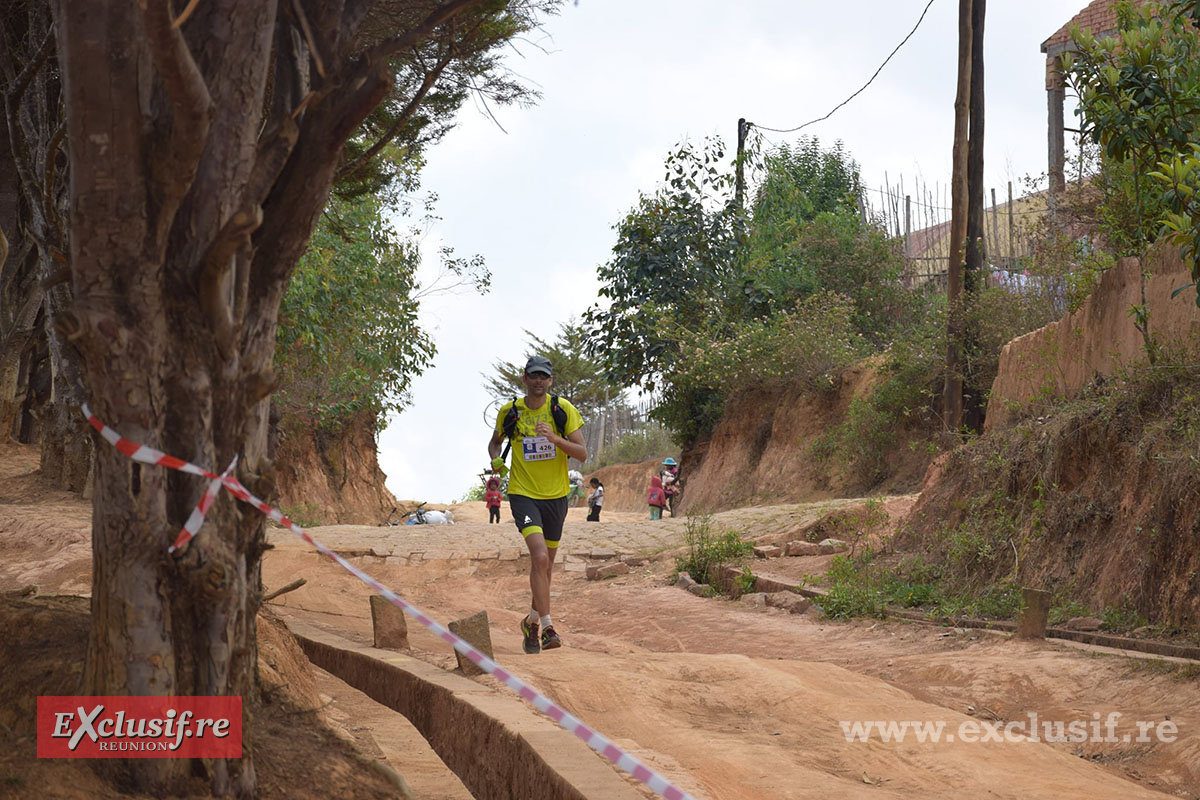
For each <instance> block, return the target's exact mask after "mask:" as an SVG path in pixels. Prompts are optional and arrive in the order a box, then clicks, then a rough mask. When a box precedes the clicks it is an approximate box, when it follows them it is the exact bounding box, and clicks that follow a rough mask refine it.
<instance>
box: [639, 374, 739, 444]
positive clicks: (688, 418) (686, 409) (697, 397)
mask: <svg viewBox="0 0 1200 800" xmlns="http://www.w3.org/2000/svg"><path fill="white" fill-rule="evenodd" d="M724 412H725V394H724V392H723V391H722V390H720V389H718V388H715V387H711V386H694V385H692V386H689V385H678V384H675V383H673V382H668V383H667V385H666V386H665V387H664V388H663V392H662V402H661V403H659V404H658V405H657V406H655V407H654V408H653V409H652V410H651V411H650V417H651V418H652V419H654V420H656V421H657V422H660V423H662V424H663V425H664V426H666V428H667V429H668V430H671V431H674V432H675V436H674V441H675V443H676V444H678V445H679V446H680V447H687V446H688V445H689V444H690V443H691V442H694V441H696V440H697V439H699V438H701V437H703V436H706V435H707V434H708V433H709V432H711V431H712V429H713V428H714V427H716V424H717V422H719V421H720V419H721V415H722V414H723V413H724Z"/></svg>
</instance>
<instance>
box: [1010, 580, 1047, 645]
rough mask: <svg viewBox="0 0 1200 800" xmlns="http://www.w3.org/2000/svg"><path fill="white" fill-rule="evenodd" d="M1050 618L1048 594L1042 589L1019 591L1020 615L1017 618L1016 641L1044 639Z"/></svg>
mask: <svg viewBox="0 0 1200 800" xmlns="http://www.w3.org/2000/svg"><path fill="white" fill-rule="evenodd" d="M1049 618H1050V593H1049V592H1047V591H1044V590H1042V589H1028V588H1024V589H1022V590H1021V613H1020V615H1019V616H1018V617H1017V638H1018V639H1045V638H1046V624H1047V621H1048V620H1049Z"/></svg>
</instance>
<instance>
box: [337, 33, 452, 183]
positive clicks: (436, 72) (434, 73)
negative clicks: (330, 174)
mask: <svg viewBox="0 0 1200 800" xmlns="http://www.w3.org/2000/svg"><path fill="white" fill-rule="evenodd" d="M451 52H452V51H450V50H447V51H446V55H445V56H444V57H443V58H441V59H439V60H438V63H437V65H436V66H434V68H433V69H431V70H430V71H429V72H427V73H425V79H424V80H423V81H421V86H420V88H418V89H417V91H416V93H415V94H414V95H413V96H412V98H411V99H410V100H409V101H408V103H407V104H406V105H405V106H404V110H403V111H401V112H400V116H399V118H398V119H397V120H396V122H395V124H393V125H392V127H391V128H389V129H388V131H387V133H385V134H383V136H381V137H380V138H379V140H378V141H376V142H375V144H373V145H371V147H370V148H368V149H367V151H366V152H364V153H363V154H362V155H360V156H359V157H358V158H356V159H355V160H354V162H353V163H351V164H348V165H347V166H345V167H343V168H342V169H341V170H339V171H338V173H337V174H336V175H335V176H334V181H335V182H336V181H340V180H342V179H344V178H346V177H347V176H349V175H353V174H354V173H355V172H358V170H360V169H362V167H363V165H365V164H366V163H367V162H368V161H370V160H371V159H372V158H374V157H375V156H376V155H378V153H379V151H380V150H382V149H383V148H384V147H386V146H387V144H388V142H390V141H392V140H393V139H395V138H396V134H397V133H399V132H400V128H402V127H403V126H404V125H405V124H407V123H408V121H409V120H410V119H412V115H413V114H415V113H416V111H417V108H418V107H419V106H420V105H421V101H422V100H424V99H425V95H426V94H428V93H429V90H430V89H431V88H433V84H434V83H436V82H437V79H438V77H439V76H441V74H442V70H444V69H445V68H446V66H447V65H448V64H449V63H450V60H451Z"/></svg>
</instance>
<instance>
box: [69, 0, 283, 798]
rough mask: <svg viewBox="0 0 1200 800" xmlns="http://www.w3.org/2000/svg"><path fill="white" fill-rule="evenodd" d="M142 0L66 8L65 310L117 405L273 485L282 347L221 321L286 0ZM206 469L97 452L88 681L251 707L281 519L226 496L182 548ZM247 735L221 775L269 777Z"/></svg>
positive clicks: (162, 776)
mask: <svg viewBox="0 0 1200 800" xmlns="http://www.w3.org/2000/svg"><path fill="white" fill-rule="evenodd" d="M141 5H142V6H143V9H142V10H141V11H140V12H139V8H138V4H134V3H129V2H125V3H121V2H116V3H106V4H89V5H85V6H80V5H78V4H70V7H69V9H68V7H67V5H66V4H63V5H60V6H59V7H58V8H57V19H56V22H57V25H58V57H59V64H60V66H61V69H62V73H63V76H64V83H65V89H66V108H67V126H68V132H69V140H70V157H71V159H70V160H71V163H70V166H71V176H72V204H71V221H70V224H71V231H72V236H71V258H70V262H71V269H72V281H73V289H74V297H75V298H76V300H75V303H74V306H73V307H72V308H71V309H70V310H63V311H61V312H60V313H59V314H58V315H57V322H58V329H59V330H61V331H62V332H63V334H64V335H65V337H66V338H67V339H68V340H70V341H71V342H72V344H73V345H74V346H77V347H79V348H80V350H81V351H82V353H83V357H84V363H85V380H86V383H87V386H88V390H89V394H90V398H91V400H92V403H93V406H94V408H95V410H96V413H97V414H99V415H100V416H101V417H102V418H103V419H104V420H105V421H106V422H107V423H108V424H110V425H111V426H113V427H114V428H116V429H117V430H119V431H120V432H121V433H122V434H123V435H125V436H126V437H128V438H130V439H132V440H135V441H137V442H140V443H142V444H146V445H150V446H153V447H157V448H159V449H161V450H164V451H166V452H169V453H171V454H173V455H177V456H179V457H181V458H184V459H187V460H190V461H193V462H196V463H199V464H202V465H205V466H209V467H216V468H217V469H218V470H219V469H220V468H221V467H223V466H224V465H225V464H226V463H228V462H229V461H230V459H232V457H233V456H234V455H235V454H237V453H241V454H242V459H243V460H242V466H241V467H240V469H239V473H238V474H239V476H240V477H241V478H242V480H243V482H245V483H246V484H247V485H248V486H249V487H250V488H251V489H252V490H255V489H258V490H260V491H261V489H262V487H261V486H259V485H258V481H257V475H258V474H259V473H260V472H261V471H263V470H264V464H263V458H262V454H263V452H264V449H265V441H266V437H265V431H266V429H265V426H264V424H263V420H264V414H265V402H264V401H263V400H262V398H261V397H257V398H255V397H247V396H246V393H245V391H244V386H245V380H246V377H247V374H246V373H250V374H259V373H261V372H263V371H265V370H266V369H268V368H269V363H270V353H267V354H266V355H265V357H264V355H263V354H262V353H259V352H255V351H251V352H248V353H245V354H244V355H246V356H249V357H248V358H243V357H242V356H243V353H242V352H241V351H240V348H239V347H238V344H239V343H238V342H236V341H233V340H232V336H231V332H230V331H229V330H228V329H225V328H221V327H220V323H221V322H225V321H227V318H226V317H225V316H224V315H225V314H228V310H229V302H228V298H229V294H230V286H229V281H228V275H229V274H230V272H231V267H232V265H233V264H234V263H235V262H237V261H239V260H244V258H245V253H244V251H245V249H246V234H247V233H248V231H249V230H252V229H253V225H254V224H256V223H257V220H258V217H257V214H258V213H259V212H258V210H257V207H256V204H254V206H255V207H253V208H251V207H246V208H243V205H245V203H246V197H245V195H246V188H247V185H248V183H249V180H250V174H251V170H252V168H253V166H254V161H255V159H254V157H255V150H256V143H257V138H258V129H259V125H260V122H261V113H260V112H261V109H262V108H263V98H264V91H265V85H266V74H267V63H268V56H269V53H270V42H271V37H272V34H273V30H274V16H275V4H274V3H273V2H264V3H246V4H241V5H235V4H231V3H220V2H218V3H210V4H200V5H199V6H198V7H197V9H196V11H195V13H194V15H193V17H192V19H191V20H190V21H189V22H188V24H187V25H186V26H185V28H184V29H183V30H184V31H186V34H185V33H183V32H181V31H180V30H179V29H176V28H173V27H172V26H171V24H170V20H169V18H168V8H169V7H168V6H167V5H166V4H164V3H158V2H154V0H151V2H150V3H148V4H141ZM192 54H195V56H194V57H193V55H192ZM155 76H157V77H158V80H154V77H155ZM210 132H212V133H213V134H214V135H211V136H210V135H209V134H210ZM239 214H240V215H241V216H239ZM198 295H199V296H198ZM263 316H264V317H266V316H268V315H266V314H264V315H263ZM168 320H170V324H168ZM252 322H258V320H254V321H252ZM262 322H263V323H265V325H266V326H267V327H268V328H271V329H272V330H273V320H271V319H263V320H262ZM218 328H220V329H219V330H218ZM218 465H220V466H218ZM203 483H204V482H203V481H202V480H201V479H197V478H195V477H193V476H187V475H184V474H182V473H168V471H167V470H166V469H164V468H161V467H154V466H148V465H144V464H138V463H136V462H133V461H131V460H130V459H128V458H126V457H125V456H124V455H122V454H121V453H119V452H118V451H117V450H115V449H113V448H111V447H107V446H104V447H101V448H100V449H99V450H98V452H97V453H96V484H95V497H94V505H93V508H94V511H93V528H92V544H93V586H92V632H91V637H90V641H89V648H88V659H87V664H86V667H85V672H84V684H85V686H84V691H85V692H87V693H93V694H134V695H166V694H181V695H240V696H242V697H243V698H244V700H245V701H246V707H247V709H248V706H249V704H250V702H251V701H252V699H253V697H254V689H255V661H256V653H257V650H256V646H255V629H254V619H255V614H256V612H257V610H258V604H259V597H260V593H259V590H260V577H259V576H260V571H259V565H260V556H261V552H262V547H261V541H262V536H263V518H262V517H261V515H259V514H258V513H256V512H255V513H247V514H241V513H239V511H238V510H237V509H236V508H235V507H234V502H233V501H232V500H231V499H230V498H227V497H226V498H222V499H219V500H218V502H217V503H216V504H215V505H214V507H213V508H212V510H211V511H210V513H209V522H208V524H207V526H206V528H205V531H204V534H203V535H202V536H200V537H199V538H197V539H196V540H195V541H194V542H193V543H192V544H191V545H190V547H189V548H187V549H186V550H185V551H184V552H183V554H182V555H181V556H179V557H173V556H170V555H168V554H167V547H168V545H169V544H170V542H171V539H172V538H173V537H174V535H175V533H176V532H177V531H178V530H179V527H180V525H181V523H182V521H183V520H184V519H186V517H187V515H188V513H189V511H190V508H191V507H192V506H193V505H194V504H195V502H196V501H197V499H198V498H199V497H200V495H201V493H202V491H203ZM254 543H258V545H259V546H252V544H254ZM246 745H247V746H246V748H245V750H244V756H243V758H241V759H232V760H229V761H225V760H215V761H211V762H209V761H206V762H202V763H203V766H204V768H206V769H207V770H208V771H209V778H210V782H211V784H212V788H213V791H214V792H215V793H217V794H220V795H225V794H234V795H235V796H239V797H250V796H253V794H254V792H255V786H256V782H255V776H254V767H253V760H252V748H251V747H250V746H249V743H246ZM122 769H123V770H125V771H126V772H127V773H128V777H129V778H130V779H131V780H132V783H133V784H134V785H135V786H138V787H139V788H141V789H143V790H145V791H150V792H155V793H182V792H183V789H184V782H185V781H186V779H187V778H188V776H189V775H190V774H191V772H192V770H193V766H192V765H191V764H189V763H187V762H181V761H178V760H165V759H163V760H160V759H137V760H133V759H131V760H129V761H127V762H124V764H123V765H122Z"/></svg>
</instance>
